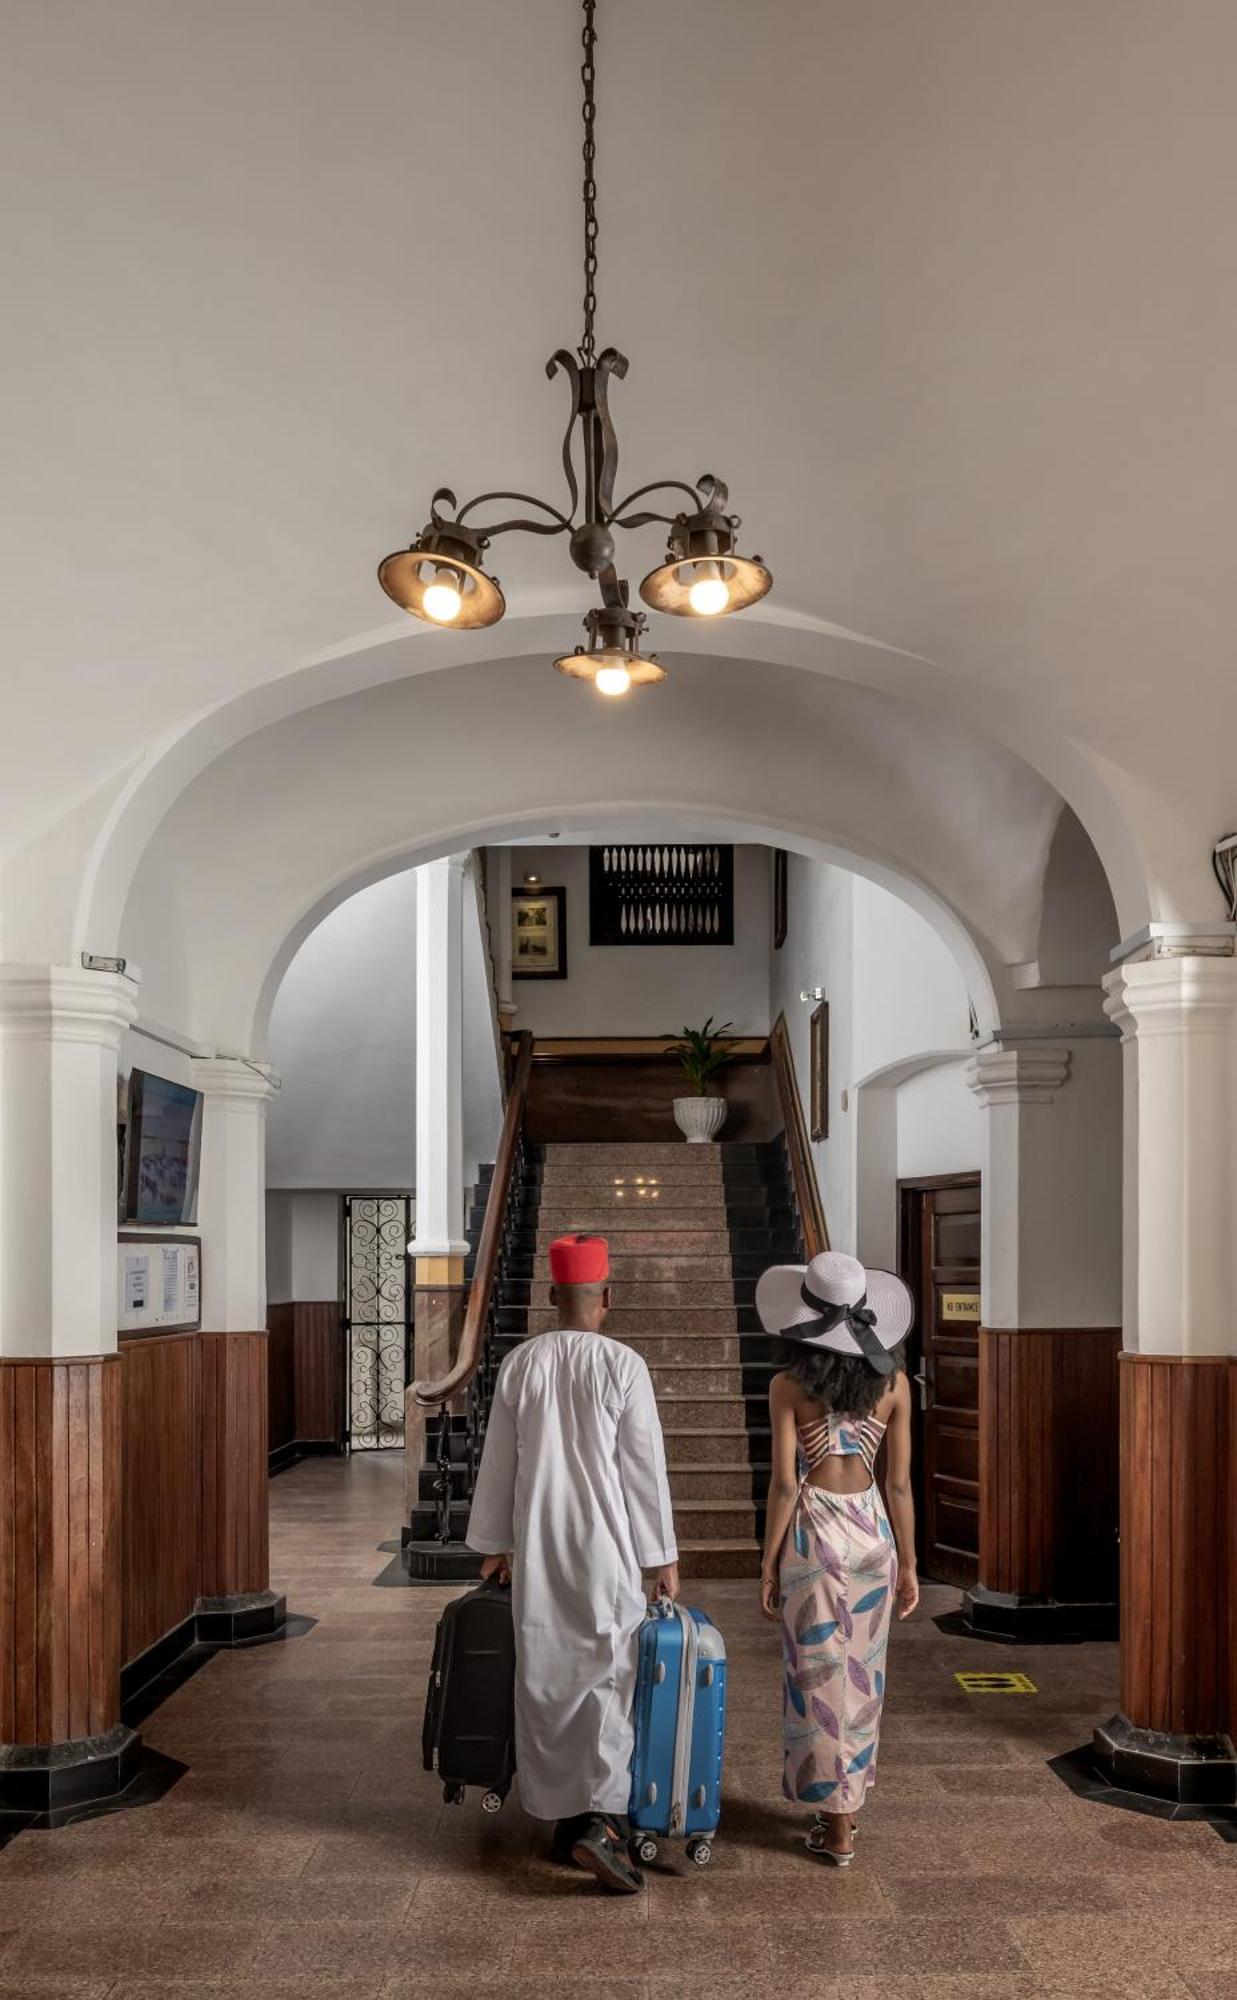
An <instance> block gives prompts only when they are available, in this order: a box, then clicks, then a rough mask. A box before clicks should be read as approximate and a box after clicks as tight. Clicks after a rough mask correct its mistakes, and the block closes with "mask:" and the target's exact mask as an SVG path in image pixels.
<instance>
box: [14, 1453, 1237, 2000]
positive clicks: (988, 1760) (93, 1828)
mask: <svg viewBox="0 0 1237 2000" xmlns="http://www.w3.org/2000/svg"><path fill="white" fill-rule="evenodd" d="M401 1473H402V1468H401V1466H400V1465H399V1463H398V1462H397V1461H396V1459H395V1458H394V1457H385V1458H374V1457H370V1458H360V1459H356V1460H353V1461H352V1462H351V1463H349V1464H345V1463H340V1462H335V1461H324V1460H316V1461H311V1462H309V1463H307V1464H304V1465H301V1466H299V1467H297V1468H296V1469H294V1470H293V1471H291V1472H288V1473H285V1474H284V1475H283V1476H282V1477H280V1478H279V1479H277V1480H276V1481H275V1483H274V1486H273V1487H272V1510H273V1523H274V1545H273V1546H274V1556H273V1561H274V1569H275V1573H276V1581H277V1582H278V1583H279V1584H280V1585H281V1586H282V1587H284V1588H286V1590H287V1592H288V1597H289V1602H290V1604H291V1605H292V1606H293V1607H294V1608H295V1609H296V1610H298V1611H301V1612H305V1613H310V1614H313V1615H314V1616H316V1618H317V1619H318V1623H317V1625H316V1626H315V1627H314V1629H313V1630H312V1631H311V1632H308V1633H306V1634H305V1635H304V1636H302V1637H300V1638H296V1639H291V1640H288V1641H287V1642H286V1643H283V1644H276V1645H270V1646H266V1647H262V1648H257V1649H254V1650H252V1651H245V1652H237V1653H230V1654H227V1653H225V1654H219V1655H217V1656H216V1657H215V1658H214V1659H212V1660H211V1661H210V1662H209V1664H208V1665H207V1666H206V1667H205V1668H204V1669H203V1670H202V1671H201V1672H200V1673H199V1674H197V1675H196V1676H195V1677H194V1678H193V1679H192V1680H190V1681H188V1682H187V1683H186V1684H185V1685H184V1686H183V1687H182V1688H180V1689H179V1690H178V1691H177V1692H176V1693H175V1694H174V1695H173V1696H172V1697H171V1699H169V1700H168V1701H167V1702H166V1703H165V1705H164V1706H163V1707H161V1708H160V1709H158V1710H157V1711H156V1712H155V1713H154V1714H153V1715H152V1716H151V1717H150V1718H149V1719H148V1720H147V1722H146V1724H145V1725H144V1734H145V1736H146V1739H147V1741H148V1742H149V1743H150V1744H151V1745H153V1746H154V1747H155V1748H157V1749H159V1750H162V1751H165V1752H166V1753H168V1754H169V1755H170V1756H173V1757H176V1758H179V1759H180V1760H182V1761H183V1762H184V1763H186V1764H187V1765H188V1766H189V1767H190V1768H189V1772H188V1775H187V1776H185V1777H184V1778H182V1779H181V1781H180V1782H179V1784H178V1785H177V1786H176V1787H175V1789H174V1790H173V1791H171V1792H170V1793H169V1794H168V1795H167V1797H166V1798H164V1799H163V1800H162V1801H161V1802H160V1803H159V1804H157V1805H154V1806H151V1807H147V1808H145V1809H143V1810H141V1811H132V1812H124V1813H120V1814H114V1815H111V1816H109V1817H107V1818H102V1819H95V1820H92V1821H89V1822H86V1823H84V1824H79V1825H76V1826H72V1827H69V1828H66V1829H64V1830H62V1831H60V1832H57V1833H23V1834H21V1835H20V1836H19V1837H18V1838H17V1839H16V1840H15V1841H13V1842H12V1844H11V1845H10V1846H8V1847H7V1848H5V1849H4V1850H3V1851H2V1852H0V2000H11V1996H15V1995H17V1994H29V1993H31V1992H38V1993H41V1994H43V1995H47V1994H53V1993H54V1994H65V1995H74V1996H77V2000H86V1996H89V2000H104V1996H105V1995H106V1996H108V2000H172V1996H175V2000H207V1996H216V2000H218V1996H224V1995H226V1996H230V2000H259V1996H261V2000H293V1996H295V2000H345V1996H347V2000H376V1996H379V1995H381V1996H385V2000H395V1996H406V2000H413V1996H429V1995H434V1996H441V1995H442V1994H443V1992H444V1989H447V1990H449V1989H452V1988H463V1987H478V1988H481V1989H483V1990H489V1989H490V1988H495V1989H497V1990H499V1991H501V1992H502V1993H504V1994H506V1995H507V1996H509V2000H543V1997H544V1996H546V1995H547V1994H548V1995H549V1996H551V2000H553V1996H555V1995H558V1996H560V2000H566V1996H567V1995H569V1994H570V1995H572V1996H579V2000H601V1996H603V1995H605V1996H609V1995H614V1996H622V2000H663V1996H664V2000H671V1996H675V1995H678V1994H696V1993H699V1994H702V1995H704V1994H708V1995H716V1996H719V2000H739V1996H752V2000H760V1996H765V1995H777V1996H779V2000H783V1997H784V2000H816V1996H819V2000H824V1996H833V1995H836V1996H838V2000H842V1996H846V2000H877V1996H879V2000H912V1996H914V2000H947V1996H948V2000H953V1996H958V2000H1023V1996H1029V1995H1035V1994H1060V1995H1067V1994H1068V1995H1071V1996H1073V2000H1099V1996H1105V2000H1108V1996H1111V2000H1117V1997H1118V1996H1120V2000H1142V1996H1152V1995H1154V1996H1156V1997H1157V2000H1169V1996H1174V2000H1189V1996H1196V2000H1237V1847H1233V1846H1226V1845H1225V1844H1224V1843H1223V1842H1222V1841H1221V1840H1220V1838H1219V1837H1218V1835H1217V1834H1216V1833H1214V1832H1213V1831H1211V1830H1210V1829H1209V1828H1206V1827H1201V1826H1191V1825H1170V1824H1167V1823H1164V1822H1162V1821H1157V1820H1153V1819H1146V1818H1141V1817H1137V1816H1135V1815H1132V1814H1128V1813H1124V1812H1117V1811H1113V1810H1112V1809H1111V1808H1106V1807H1103V1806H1099V1805H1095V1804H1091V1803H1088V1802H1085V1801H1083V1800H1081V1799H1079V1798H1076V1797H1074V1796H1073V1795H1072V1794H1071V1793H1070V1792H1069V1791H1067V1790H1066V1789H1065V1787H1064V1786H1063V1785H1062V1784H1061V1783H1060V1782H1059V1781H1058V1780H1057V1779H1056V1778H1055V1777H1054V1776H1053V1774H1052V1773H1051V1772H1050V1771H1049V1770H1048V1769H1047V1768H1046V1765H1045V1759H1046V1758H1047V1757H1048V1756H1051V1755H1055V1754H1056V1753H1058V1752H1061V1751H1066V1750H1069V1749H1072V1748H1074V1747H1075V1746H1076V1745H1077V1744H1078V1743H1080V1742H1081V1741H1083V1739H1084V1738H1085V1737H1086V1735H1087V1733H1088V1730H1089V1728H1090V1725H1091V1724H1092V1722H1093V1721H1094V1720H1095V1719H1096V1717H1097V1716H1103V1715H1104V1714H1106V1713H1108V1712H1110V1711H1111V1709H1112V1707H1113V1705H1114V1669H1115V1655H1114V1652H1113V1649H1111V1648H1108V1647H1101V1646H1097V1647H1060V1648H1054V1649H1047V1648H1045V1649H1039V1650H1035V1649H1028V1650H1027V1651H1025V1652H1019V1653H1017V1654H1016V1655H1015V1654H1014V1653H1013V1652H1011V1651H1010V1650H1008V1649H1005V1648H999V1649H993V1648H987V1647H984V1646H980V1645H977V1644H975V1643H974V1642H971V1641H967V1640H963V1639H958V1638H946V1637H944V1636H942V1634H941V1633H940V1632H939V1631H938V1630H937V1628H936V1627H935V1625H934V1624H933V1623H932V1614H933V1613H936V1612H939V1611H941V1610H943V1609H948V1608H949V1607H950V1605H951V1604H952V1603H953V1602H954V1601H955V1600H954V1596H953V1594H952V1593H950V1592H947V1591H943V1590H933V1591H930V1592H928V1593H927V1596H928V1602H927V1604H926V1605H925V1607H924V1609H923V1610H922V1611H921V1612H920V1614H919V1616H918V1618H917V1619H916V1620H915V1621H913V1622H912V1623H911V1624H909V1625H906V1626H903V1627H900V1628H898V1629H896V1631H895V1635H894V1652H893V1655H892V1658H891V1663H890V1674H889V1686H890V1695H889V1703H888V1707H887V1710H886V1722H885V1734H884V1741H883V1745H882V1753H881V1766H880V1782H879V1785H878V1787H877V1790H876V1792H875V1794H874V1796H873V1799H872V1803H871V1805H870V1807H869V1809H868V1811H867V1814H866V1823H865V1825H864V1828H863V1832H862V1836H861V1840H860V1855H859V1859H858V1861H857V1863H856V1865H855V1867H854V1868H853V1869H852V1870H851V1871H850V1873H849V1874H845V1875H839V1874H837V1873H835V1872H830V1871H827V1870H826V1869H825V1868H824V1867H823V1866H822V1865H821V1864H820V1863H818V1862H815V1861H813V1860H811V1859H810V1858H809V1857H808V1856H807V1855H806V1854H805V1853H804V1852H803V1851H802V1849H800V1848H797V1847H796V1845H795V1841H794V1838H793V1836H794V1833H795V1830H796V1827H797V1826H798V1824H799V1823H800V1819H799V1816H798V1815H796V1814H794V1813H792V1812H791V1811H790V1810H789V1809H788V1808H786V1807H784V1806H783V1805H782V1804H781V1803H780V1802H779V1800H778V1796H777V1790H778V1785H777V1781H778V1737H779V1713H778V1680H777V1642H776V1636H775V1635H774V1634H773V1633H772V1632H771V1630H770V1629H769V1628H767V1627H765V1626H764V1625H763V1624H762V1623H761V1621H760V1619H759V1616H758V1615H757V1613H756V1611H755V1608H754V1606H755V1593H754V1586H751V1585H748V1584H741V1583H731V1582H723V1583H701V1584H697V1585H694V1586H693V1588H692V1596H693V1597H694V1598H697V1599H698V1600H699V1601H700V1602H701V1603H702V1604H704V1605H706V1606H707V1608H708V1609H709V1610H710V1611H711V1612H712V1613H713V1614H714V1616H715V1617H716V1618H717V1620H718V1622H719V1624H721V1625H722V1626H723V1628H724V1630H725V1633H726V1636H727V1640H728V1642H729V1647H730V1655H731V1660H732V1663H733V1664H732V1688H733V1695H732V1700H731V1708H730V1737H729V1746H728V1767H727V1776H726V1799H727V1805H726V1811H725V1815H724V1819H723V1827H722V1832H721V1835H720V1836H719V1840H718V1846H717V1853H716V1858H715V1860H714V1862H713V1864H712V1867H711V1868H710V1869H708V1870H707V1871H697V1870H691V1869H689V1868H688V1866H687V1864H686V1863H682V1864H681V1865H680V1866H678V1867H677V1868H676V1869H675V1870H674V1871H673V1872H667V1873H664V1874H658V1875H656V1876H653V1877H651V1878H650V1880H649V1884H648V1888H647V1892H646V1893H645V1894H644V1895H643V1896H640V1897H635V1898H632V1899H630V1900H611V1899H609V1898H605V1897H603V1896H602V1895H601V1894H600V1892H598V1891H597V1890H595V1889H594V1888H593V1886H592V1885H591V1884H590V1883H587V1882H585V1881H584V1880H583V1879H581V1878H577V1877H573V1876H570V1875H567V1874H564V1873H563V1872H561V1871H559V1870H556V1869H553V1868H551V1867H550V1866H549V1864H548V1863H547V1862H546V1861H545V1859H544V1858H543V1856H542V1852H541V1842H540V1840H539V1838H538V1836H537V1834H536V1833H535V1831H534V1829H533V1828H532V1827H531V1826H530V1825H529V1823H528V1822H527V1821H524V1820H522V1818H521V1816H520V1813H519V1812H518V1810H517V1809H516V1808H515V1806H514V1803H511V1804H509V1805H508V1807H507V1809H506V1810H505V1811H504V1812H503V1813H502V1814H501V1815H500V1816H498V1818H496V1819H494V1820H487V1819H483V1817H482V1815H481V1812H480V1809H479V1806H478V1805H477V1804H476V1802H475V1801H472V1800H470V1802H469V1803H468V1804H467V1805H466V1806H464V1807H463V1808H446V1807H444V1806H443V1805H442V1804H441V1802H440V1794H439V1789H438V1786H437V1784H436V1782H435V1781H434V1780H433V1779H432V1778H431V1777H429V1776H427V1775H426V1774H424V1773H423V1772H422V1770H421V1768H420V1745H419V1727H420V1708H421V1696H422V1691H423V1686H424V1681H425V1676H426V1670H427V1667H428V1662H429V1656H430V1645H431V1640H432V1634H433V1626H434V1620H435V1617H436V1615H437V1611H438V1608H439V1606H440V1605H441V1603H442V1602H443V1596H442V1594H440V1593H438V1592H435V1591H414V1590H409V1589H399V1588H395V1589H376V1588H374V1585H373V1580H374V1578H375V1577H376V1576H377V1575H379V1574H380V1573H381V1572H382V1571H383V1570H384V1569H385V1568H386V1566H387V1564H388V1561H389V1558H388V1556H387V1555H386V1554H384V1553H380V1552H379V1550H378V1546H377V1545H378V1544H379V1542H381V1541H383V1540H384V1539H386V1538H387V1537H389V1536H390V1535H391V1534H392V1533H393V1531H395V1529H396V1528H397V1525H398V1521H399V1509H400V1499H401ZM968 1666H978V1667H980V1668H982V1669H991V1668H992V1667H998V1668H1001V1669H1005V1668H1008V1667H1015V1666H1016V1667H1020V1668H1023V1669H1025V1670H1026V1672H1027V1673H1029V1675H1030V1676H1031V1678H1032V1679H1033V1680H1034V1681H1035V1682H1036V1683H1037V1685H1038V1688H1039V1693H1038V1694H1037V1695H1034V1696H1029V1695H1028V1696H995V1695H988V1696H983V1697H978V1696H968V1695H964V1694H963V1693H961V1691H960V1690H959V1689H958V1688H957V1687H956V1685H955V1683H954V1681H953V1678H952V1676H953V1674H954V1672H955V1670H957V1669H959V1668H964V1667H968Z"/></svg>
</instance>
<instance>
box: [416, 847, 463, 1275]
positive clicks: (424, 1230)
mask: <svg viewBox="0 0 1237 2000" xmlns="http://www.w3.org/2000/svg"><path fill="white" fill-rule="evenodd" d="M466 862H467V856H466V855H463V854H452V855H448V856H446V857H445V858H444V859H443V860H441V861H430V862H428V863H427V864H426V865H425V866H424V867H423V868H418V870H417V1021H416V1037H417V1045H416V1076H417V1170H416V1175H417V1177H416V1198H417V1220H416V1237H415V1240H414V1242H413V1243H412V1245H411V1246H410V1247H411V1252H412V1255H413V1256H414V1257H417V1258H427V1257H435V1258H441V1257H455V1258H459V1257H463V1256H465V1255H466V1253H467V1250H468V1243H467V1240H466V1238H465V1236H464V953H463V883H464V868H465V865H466Z"/></svg>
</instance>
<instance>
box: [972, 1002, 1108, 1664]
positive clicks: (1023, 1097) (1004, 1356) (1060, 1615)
mask: <svg viewBox="0 0 1237 2000" xmlns="http://www.w3.org/2000/svg"><path fill="white" fill-rule="evenodd" d="M967 1080H968V1082H969V1083H970V1085H971V1088H972V1089H973V1090H974V1091H975V1093H976V1095H977V1097H978V1098H979V1101H980V1104H981V1106H982V1107H983V1112H984V1166H983V1224H982V1227H983V1321H982V1324H981V1327H980V1330H979V1452H980V1475H979V1484H980V1519H979V1581H978V1583H977V1585H976V1586H975V1588H974V1589H973V1590H971V1591H970V1592H968V1594H967V1599H966V1609H967V1615H968V1618H969V1620H970V1623H971V1626H972V1629H973V1630H974V1631H975V1632H976V1633H977V1634H985V1633H986V1634H990V1635H993V1636H999V1637H1005V1638H1013V1637H1019V1638H1025V1639H1027V1640H1028V1641H1034V1640H1035V1639H1043V1638H1053V1637H1058V1638H1072V1637H1097V1638H1098V1637H1103V1636H1106V1635H1108V1634H1114V1633H1115V1631H1116V1625H1117V1609H1116V1600H1117V1515H1118V1469H1117V1442H1118V1424H1117V1357H1118V1354H1119V1351H1120V1345H1121V1332H1120V1325H1119V1319H1120V1271H1121V1253H1120V1188H1121V1079H1120V1060H1119V1055H1118V1047H1117V1041H1116V1037H1115V1036H1114V1035H1113V1033H1112V1031H1111V1030H1110V1029H1106V1027H1105V1026H1104V1025H1103V1024H1096V1026H1095V1027H1094V1028H1093V1029H1091V1030H1090V1031H1087V1032H1084V1031H1080V1030H1079V1029H1078V1028H1077V1027H1075V1028H1074V1029H1073V1031H1072V1033H1071V1032H1070V1030H1068V1029H1061V1030H1056V1031H1050V1032H1048V1033H1045V1032H1044V1031H1043V1030H1022V1031H1018V1030H1015V1029H1004V1030H1002V1031H1000V1032H999V1034H998V1036H997V1038H996V1039H994V1041H993V1042H991V1043H990V1044H989V1045H987V1046H986V1047H984V1048H982V1049H980V1050H979V1051H978V1052H977V1053H976V1055H975V1057H974V1058H973V1060H972V1061H971V1063H970V1065H969V1067H968V1077H967ZM1083 1465H1085V1466H1086V1468H1087V1470H1086V1476H1085V1478H1080V1468H1081V1467H1082V1466H1083Z"/></svg>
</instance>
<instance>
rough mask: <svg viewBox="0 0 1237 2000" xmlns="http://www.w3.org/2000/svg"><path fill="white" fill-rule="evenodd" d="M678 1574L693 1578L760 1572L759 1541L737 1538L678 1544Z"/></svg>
mask: <svg viewBox="0 0 1237 2000" xmlns="http://www.w3.org/2000/svg"><path fill="white" fill-rule="evenodd" d="M679 1574H680V1576H682V1577H685V1578H693V1577H697V1578H699V1577H744V1576H759V1575H760V1543H759V1542H758V1541H756V1540H755V1538H754V1537H753V1539H752V1540H750V1541H747V1540H744V1539H742V1538H740V1537H736V1538H735V1539H733V1540H729V1541H688V1542H680V1543H679Z"/></svg>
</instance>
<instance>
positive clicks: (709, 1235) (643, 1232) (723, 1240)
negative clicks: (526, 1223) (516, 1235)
mask: <svg viewBox="0 0 1237 2000" xmlns="http://www.w3.org/2000/svg"><path fill="white" fill-rule="evenodd" d="M624 1220H625V1221H627V1220H630V1218H628V1217H624ZM556 1233H557V1234H560V1235H561V1233H562V1232H561V1231H558V1232H555V1231H553V1230H549V1229H546V1228H544V1227H543V1228H542V1229H540V1230H539V1231H538V1233H537V1253H536V1254H537V1265H538V1268H539V1269H542V1268H544V1269H546V1270H548V1269H549V1252H550V1245H551V1243H553V1241H554V1237H555V1234H556ZM604 1233H605V1232H604V1231H603V1232H602V1234H603V1235H604ZM730 1248H731V1245H730V1232H729V1230H728V1229H726V1228H725V1226H724V1218H723V1222H722V1225H720V1226H718V1227H715V1228H712V1229H705V1228H701V1227H700V1226H699V1225H697V1226H696V1227H695V1228H693V1227H692V1226H691V1224H690V1223H689V1224H688V1226H687V1228H686V1229H676V1228H674V1227H673V1225H663V1223H662V1221H661V1218H660V1216H657V1217H655V1216H653V1215H652V1214H651V1213H650V1212H649V1211H648V1210H647V1209H645V1210H644V1211H642V1213H641V1215H640V1217H639V1220H638V1222H635V1223H633V1224H632V1226H631V1227H630V1228H627V1229H616V1230H615V1231H614V1240H613V1243H612V1245H611V1252H612V1261H614V1262H616V1263H617V1262H620V1261H621V1262H623V1263H625V1264H628V1265H633V1266H636V1267H637V1268H636V1269H635V1270H633V1271H632V1273H631V1275H632V1276H638V1275H639V1270H638V1266H639V1265H640V1264H642V1263H644V1261H645V1260H646V1259H651V1260H652V1261H654V1262H656V1263H660V1262H661V1260H662V1259H663V1258H665V1257H676V1258H677V1257H699V1258H705V1257H721V1258H726V1259H727V1260H728V1259H729V1257H730Z"/></svg>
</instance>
